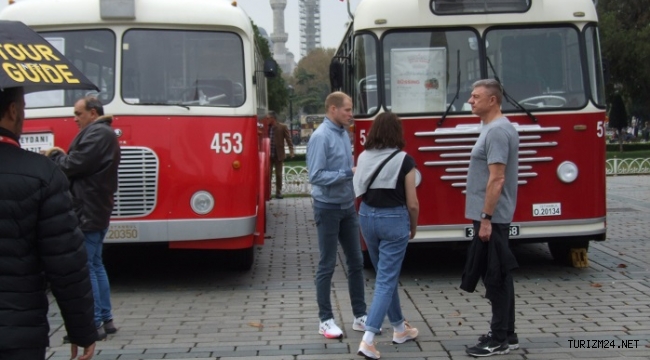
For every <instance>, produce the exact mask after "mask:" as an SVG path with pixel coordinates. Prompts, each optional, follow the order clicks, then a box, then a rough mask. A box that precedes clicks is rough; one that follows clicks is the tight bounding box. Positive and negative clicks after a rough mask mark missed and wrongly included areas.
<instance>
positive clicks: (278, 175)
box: [271, 156, 284, 194]
mask: <svg viewBox="0 0 650 360" xmlns="http://www.w3.org/2000/svg"><path fill="white" fill-rule="evenodd" d="M283 165H284V161H281V160H278V158H276V157H275V156H272V157H271V166H273V167H275V193H276V194H282V178H283V177H284V174H283V173H282V167H283Z"/></svg>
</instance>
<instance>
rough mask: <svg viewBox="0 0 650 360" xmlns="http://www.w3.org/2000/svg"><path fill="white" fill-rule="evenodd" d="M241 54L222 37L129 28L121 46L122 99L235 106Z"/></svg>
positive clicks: (240, 96)
mask: <svg viewBox="0 0 650 360" xmlns="http://www.w3.org/2000/svg"><path fill="white" fill-rule="evenodd" d="M244 94H245V89H244V50H243V44H242V40H241V38H240V37H239V36H238V35H236V34H234V33H228V32H209V31H185V30H150V29H133V30H129V31H127V32H126V33H125V34H124V40H123V43H122V97H123V99H124V102H126V103H127V104H134V105H137V104H139V105H186V106H221V107H238V106H241V105H242V104H243V103H244V101H245V96H244Z"/></svg>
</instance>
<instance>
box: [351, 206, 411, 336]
mask: <svg viewBox="0 0 650 360" xmlns="http://www.w3.org/2000/svg"><path fill="white" fill-rule="evenodd" d="M359 222H360V223H361V233H362V234H363V238H364V240H365V242H366V246H367V247H368V255H370V260H371V261H372V265H373V266H374V267H375V271H376V273H377V276H376V280H375V294H374V296H373V298H372V304H371V305H370V312H369V313H368V319H366V330H367V331H372V332H374V333H375V334H379V333H380V332H381V324H382V323H383V322H384V318H385V317H386V315H388V320H389V321H390V323H391V325H393V326H398V325H400V324H401V323H402V322H404V315H402V309H401V306H400V301H399V293H398V290H397V285H398V282H399V274H400V271H401V270H402V262H403V261H404V255H405V254H406V246H407V245H408V242H409V231H410V218H409V213H408V210H407V209H406V206H399V207H392V208H376V207H372V206H370V205H367V204H365V203H363V202H362V203H361V207H360V208H359Z"/></svg>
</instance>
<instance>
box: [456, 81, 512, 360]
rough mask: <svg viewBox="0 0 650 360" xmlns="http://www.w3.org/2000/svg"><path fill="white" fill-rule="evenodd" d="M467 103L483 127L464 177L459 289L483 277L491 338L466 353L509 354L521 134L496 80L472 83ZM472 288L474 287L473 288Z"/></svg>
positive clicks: (473, 354) (488, 337)
mask: <svg viewBox="0 0 650 360" xmlns="http://www.w3.org/2000/svg"><path fill="white" fill-rule="evenodd" d="M473 87H474V89H473V91H472V95H471V97H470V99H469V104H470V105H472V113H473V114H475V115H478V116H479V117H480V118H481V120H482V121H483V127H482V128H481V133H480V135H479V138H478V140H477V141H476V144H475V145H474V148H473V149H472V153H471V158H470V162H469V171H468V173H467V197H466V202H465V217H466V218H468V219H470V220H472V221H473V224H474V239H473V240H472V244H471V245H470V249H469V254H468V256H467V263H466V264H465V272H464V273H463V284H461V288H462V289H465V290H468V291H473V288H472V286H471V285H467V283H468V282H470V281H469V280H468V279H478V278H479V277H481V278H482V279H483V282H484V283H485V288H486V294H485V296H486V297H487V298H488V299H489V300H490V303H491V305H492V320H491V322H490V332H488V334H486V335H483V336H481V337H479V343H478V344H476V345H475V346H473V347H470V348H468V349H467V350H466V351H467V353H468V354H469V355H472V356H490V355H496V354H507V353H508V352H510V349H517V348H519V340H518V339H517V335H516V334H515V300H514V299H515V294H514V282H513V279H512V275H511V274H510V271H511V270H513V269H515V268H517V267H518V265H517V261H516V259H515V258H514V256H513V255H512V252H511V251H510V248H509V247H508V240H509V238H508V234H509V227H510V222H511V221H512V217H513V215H514V212H515V207H516V204H517V174H518V166H519V159H518V158H519V134H518V133H517V130H516V129H515V128H514V126H513V125H512V124H511V123H510V121H509V120H508V119H507V118H506V117H504V116H503V114H502V113H501V101H502V99H503V89H502V87H501V84H499V83H498V82H497V81H496V80H492V79H488V80H479V81H477V82H475V83H474V85H473ZM475 286H476V285H475V283H474V287H475Z"/></svg>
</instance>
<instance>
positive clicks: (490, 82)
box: [472, 79, 503, 105]
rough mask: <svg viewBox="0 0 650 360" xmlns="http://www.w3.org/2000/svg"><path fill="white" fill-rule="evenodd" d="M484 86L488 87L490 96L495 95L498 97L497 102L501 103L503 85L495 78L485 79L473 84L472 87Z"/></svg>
mask: <svg viewBox="0 0 650 360" xmlns="http://www.w3.org/2000/svg"><path fill="white" fill-rule="evenodd" d="M479 86H481V87H484V88H486V89H487V91H488V93H489V94H490V96H495V97H496V98H497V104H499V105H500V104H501V102H502V101H503V86H502V85H501V83H500V82H498V81H496V80H495V79H483V80H479V81H477V82H475V83H474V84H472V88H474V89H475V88H477V87H479Z"/></svg>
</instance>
